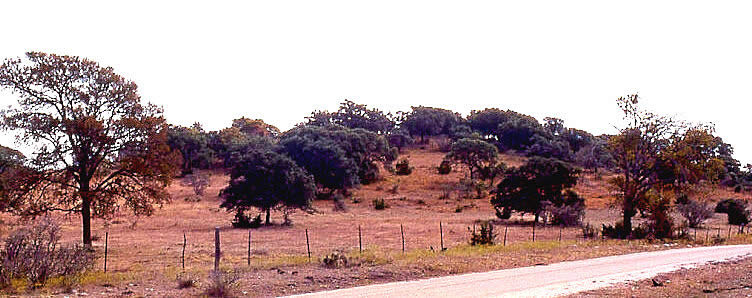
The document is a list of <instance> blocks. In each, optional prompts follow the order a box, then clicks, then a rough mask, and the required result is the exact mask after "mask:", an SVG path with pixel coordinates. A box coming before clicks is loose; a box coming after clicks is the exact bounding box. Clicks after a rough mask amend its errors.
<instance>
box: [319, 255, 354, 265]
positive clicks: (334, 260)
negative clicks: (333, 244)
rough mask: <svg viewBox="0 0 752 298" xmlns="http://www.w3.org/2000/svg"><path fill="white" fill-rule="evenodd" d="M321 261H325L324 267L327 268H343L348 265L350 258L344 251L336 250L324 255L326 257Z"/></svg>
mask: <svg viewBox="0 0 752 298" xmlns="http://www.w3.org/2000/svg"><path fill="white" fill-rule="evenodd" d="M321 263H323V265H324V267H327V268H342V267H347V264H348V260H347V256H345V254H344V253H342V252H340V251H335V252H333V253H331V254H329V255H327V256H324V258H323V259H322V260H321Z"/></svg>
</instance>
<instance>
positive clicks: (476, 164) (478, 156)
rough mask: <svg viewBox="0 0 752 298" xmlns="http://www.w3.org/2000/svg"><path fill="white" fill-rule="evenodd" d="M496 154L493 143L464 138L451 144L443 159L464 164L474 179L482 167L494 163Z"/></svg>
mask: <svg viewBox="0 0 752 298" xmlns="http://www.w3.org/2000/svg"><path fill="white" fill-rule="evenodd" d="M498 154H499V152H498V150H497V149H496V147H495V146H494V145H491V144H489V143H487V142H485V141H483V140H479V139H470V138H465V139H460V140H458V141H457V142H454V144H452V150H451V151H450V152H449V154H447V155H446V157H445V160H451V161H454V162H456V163H461V164H464V165H466V166H467V167H468V168H469V169H470V178H471V179H474V178H476V173H478V172H479V171H480V170H481V169H482V168H484V167H488V166H491V165H494V164H495V163H496V158H497V157H498Z"/></svg>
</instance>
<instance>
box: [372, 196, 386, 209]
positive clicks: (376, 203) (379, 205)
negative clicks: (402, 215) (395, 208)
mask: <svg viewBox="0 0 752 298" xmlns="http://www.w3.org/2000/svg"><path fill="white" fill-rule="evenodd" d="M373 208H374V209H376V210H384V209H386V208H389V205H388V204H387V203H386V201H385V200H384V199H374V200H373Z"/></svg>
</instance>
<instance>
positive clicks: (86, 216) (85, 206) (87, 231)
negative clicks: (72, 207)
mask: <svg viewBox="0 0 752 298" xmlns="http://www.w3.org/2000/svg"><path fill="white" fill-rule="evenodd" d="M81 201H82V202H81V221H82V228H83V240H84V246H85V247H89V248H91V198H90V197H89V193H88V191H82V192H81Z"/></svg>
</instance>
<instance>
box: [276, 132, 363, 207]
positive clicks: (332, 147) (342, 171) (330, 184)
mask: <svg viewBox="0 0 752 298" xmlns="http://www.w3.org/2000/svg"><path fill="white" fill-rule="evenodd" d="M280 145H281V148H282V150H283V152H284V153H285V154H287V155H288V156H289V157H290V158H291V159H292V160H294V161H295V162H296V163H297V164H298V165H299V166H301V167H302V168H304V169H305V170H306V171H308V173H310V174H311V175H313V178H314V180H315V181H316V183H317V184H318V185H319V186H321V187H323V188H326V189H328V190H329V191H330V193H333V192H334V191H336V190H346V189H348V188H351V187H354V186H356V185H358V184H359V183H360V180H359V178H358V169H359V168H358V165H357V164H356V163H355V161H353V160H352V159H350V158H348V157H347V153H346V152H345V151H344V150H343V149H342V148H341V147H340V146H339V145H338V144H337V143H336V142H334V141H333V140H331V139H318V140H316V139H313V138H310V137H305V136H299V135H293V136H283V139H282V141H281V142H280Z"/></svg>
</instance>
